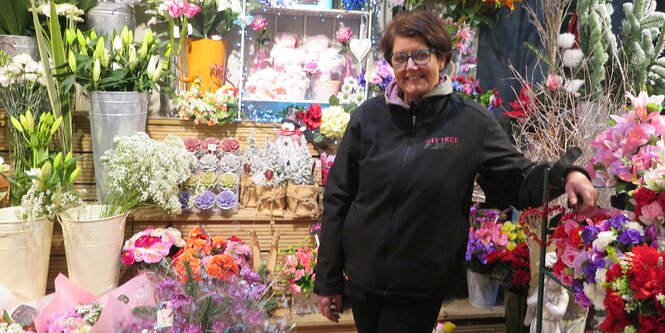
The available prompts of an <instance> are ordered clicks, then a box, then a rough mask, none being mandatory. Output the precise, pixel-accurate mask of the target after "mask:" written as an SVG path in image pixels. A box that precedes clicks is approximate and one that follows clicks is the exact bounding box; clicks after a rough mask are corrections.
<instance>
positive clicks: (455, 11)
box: [443, 0, 522, 27]
mask: <svg viewBox="0 0 665 333" xmlns="http://www.w3.org/2000/svg"><path fill="white" fill-rule="evenodd" d="M518 2H522V1H521V0H444V1H443V6H444V8H445V15H446V16H448V17H451V18H452V19H453V20H455V21H456V22H459V23H461V22H466V23H468V24H470V25H471V26H474V27H477V26H479V25H481V24H486V25H491V24H492V23H493V22H494V21H496V20H497V18H498V16H499V12H500V10H501V9H503V8H504V7H506V8H508V9H509V10H510V11H511V12H512V11H513V10H514V9H515V3H518Z"/></svg>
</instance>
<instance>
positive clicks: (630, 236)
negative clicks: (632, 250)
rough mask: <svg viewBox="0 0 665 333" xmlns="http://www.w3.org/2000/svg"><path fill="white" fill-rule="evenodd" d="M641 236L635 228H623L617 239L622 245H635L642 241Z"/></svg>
mask: <svg viewBox="0 0 665 333" xmlns="http://www.w3.org/2000/svg"><path fill="white" fill-rule="evenodd" d="M643 238H644V237H643V236H642V235H641V234H640V232H639V231H637V230H635V229H630V228H628V229H626V230H624V231H623V232H622V233H621V234H620V235H619V236H618V237H617V241H619V243H621V244H623V245H630V244H632V245H637V244H640V243H642V241H643Z"/></svg>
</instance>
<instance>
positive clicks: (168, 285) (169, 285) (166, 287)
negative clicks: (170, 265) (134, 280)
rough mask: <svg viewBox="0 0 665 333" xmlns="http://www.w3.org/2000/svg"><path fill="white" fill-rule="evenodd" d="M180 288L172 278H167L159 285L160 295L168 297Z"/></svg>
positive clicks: (158, 291)
mask: <svg viewBox="0 0 665 333" xmlns="http://www.w3.org/2000/svg"><path fill="white" fill-rule="evenodd" d="M177 288H178V283H177V282H176V281H175V280H173V279H170V278H165V279H164V280H162V282H160V283H159V285H158V286H157V293H159V295H160V297H168V296H169V295H171V294H172V293H173V292H174V291H175V290H176V289H177Z"/></svg>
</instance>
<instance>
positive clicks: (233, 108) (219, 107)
mask: <svg viewBox="0 0 665 333" xmlns="http://www.w3.org/2000/svg"><path fill="white" fill-rule="evenodd" d="M237 103H238V89H236V88H234V87H233V86H232V85H231V84H229V83H227V84H224V85H223V86H222V87H220V88H219V89H217V90H216V91H214V92H211V91H210V90H204V89H203V88H202V86H201V85H200V83H199V80H195V81H194V83H192V84H191V85H190V88H189V89H188V90H187V91H185V92H183V93H182V94H180V96H179V97H178V98H177V99H176V101H175V106H176V108H177V109H178V115H179V116H180V117H181V118H182V119H185V120H189V119H192V120H194V123H195V124H197V125H198V124H202V123H203V124H206V125H208V126H214V125H217V124H220V125H221V124H230V123H232V122H234V121H235V120H236V119H237V117H238V105H237Z"/></svg>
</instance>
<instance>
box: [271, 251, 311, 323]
mask: <svg viewBox="0 0 665 333" xmlns="http://www.w3.org/2000/svg"><path fill="white" fill-rule="evenodd" d="M317 250H318V247H317V246H315V245H314V244H313V243H312V241H311V239H306V241H305V242H304V243H302V244H300V245H298V246H291V247H289V248H288V249H287V250H285V251H284V253H283V257H282V259H281V263H282V264H281V267H280V268H278V269H277V270H278V271H279V272H280V279H282V280H283V282H284V283H285V284H286V288H288V290H289V291H290V292H291V295H292V297H293V298H292V303H291V312H293V313H297V314H300V313H314V312H316V311H318V306H317V303H316V297H315V295H314V279H315V278H316V274H315V272H314V270H315V269H316V254H317Z"/></svg>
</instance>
